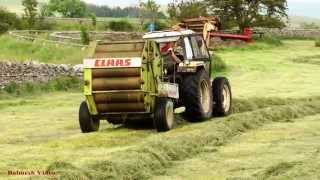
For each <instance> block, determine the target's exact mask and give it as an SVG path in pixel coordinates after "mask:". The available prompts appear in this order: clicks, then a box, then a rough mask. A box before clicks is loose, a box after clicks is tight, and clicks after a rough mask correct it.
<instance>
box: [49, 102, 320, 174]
mask: <svg viewBox="0 0 320 180" xmlns="http://www.w3.org/2000/svg"><path fill="white" fill-rule="evenodd" d="M270 101H272V100H270ZM288 103H289V105H280V106H274V107H267V108H263V109H257V110H254V111H251V112H245V113H240V114H234V115H232V116H230V117H229V118H225V119H221V121H220V120H216V121H211V122H207V123H203V124H199V125H195V126H194V127H193V130H192V131H189V132H188V133H185V134H181V135H177V136H170V133H168V134H166V135H164V136H165V137H164V138H161V139H159V138H151V139H149V140H147V141H146V142H144V143H141V144H140V145H139V146H137V147H136V148H132V149H128V150H124V151H120V152H115V153H113V154H112V158H110V159H109V160H104V161H99V162H92V163H90V162H88V163H87V164H86V165H84V166H83V167H76V166H74V165H72V163H71V162H62V161H59V162H54V163H52V164H51V165H50V166H49V167H48V170H51V171H57V172H59V173H58V174H59V175H60V177H61V178H64V179H77V178H81V179H92V178H93V179H148V178H150V177H151V176H152V175H161V174H163V173H165V169H166V168H168V167H170V166H171V165H172V163H173V162H174V161H178V160H184V159H187V158H189V157H192V156H194V155H196V154H199V153H202V152H206V148H205V147H206V146H209V145H211V146H212V145H213V146H220V145H222V144H224V143H225V142H226V141H227V140H229V139H230V138H232V137H233V136H235V135H238V134H241V133H243V132H245V131H247V130H249V129H254V128H257V127H259V126H261V125H263V124H265V123H270V122H279V121H284V122H286V121H290V120H291V119H295V118H300V117H304V116H308V115H314V114H318V113H320V101H319V100H310V101H301V102H299V101H297V102H295V103H294V104H291V103H292V102H290V101H289V102H288ZM284 104H286V102H285V103H284ZM256 107H259V105H256Z"/></svg>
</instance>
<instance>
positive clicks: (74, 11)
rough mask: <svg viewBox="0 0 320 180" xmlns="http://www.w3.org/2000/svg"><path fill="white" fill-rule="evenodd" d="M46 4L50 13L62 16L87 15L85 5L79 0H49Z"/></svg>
mask: <svg viewBox="0 0 320 180" xmlns="http://www.w3.org/2000/svg"><path fill="white" fill-rule="evenodd" d="M48 6H49V10H50V12H51V13H60V14H61V15H62V16H63V17H68V18H81V17H85V16H87V6H86V4H85V3H84V2H83V1H81V0H50V1H49V4H48Z"/></svg>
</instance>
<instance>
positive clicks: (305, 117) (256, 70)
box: [0, 40, 320, 179]
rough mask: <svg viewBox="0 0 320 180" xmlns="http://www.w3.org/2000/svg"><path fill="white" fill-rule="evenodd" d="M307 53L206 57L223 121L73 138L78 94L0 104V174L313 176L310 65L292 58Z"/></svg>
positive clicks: (289, 45)
mask: <svg viewBox="0 0 320 180" xmlns="http://www.w3.org/2000/svg"><path fill="white" fill-rule="evenodd" d="M316 49H317V48H316V47H315V46H314V41H293V40H290V41H284V42H283V45H280V46H274V45H270V44H267V43H264V42H259V43H257V44H255V45H254V44H252V45H251V46H250V47H247V48H238V49H237V48H233V49H224V50H220V51H218V52H216V54H217V55H218V56H219V57H220V58H221V59H222V60H223V62H224V63H225V64H226V66H227V71H223V72H219V73H218V74H224V75H227V76H228V78H229V79H230V82H231V86H232V90H233V95H234V98H235V101H234V107H233V115H232V116H230V117H227V118H215V119H211V120H209V121H206V122H203V123H197V124H191V123H187V122H184V121H181V117H180V116H176V119H177V120H179V122H178V123H177V125H176V127H175V129H174V130H172V131H170V132H168V133H160V134H159V133H156V132H155V130H153V129H151V128H146V127H144V128H137V127H136V126H133V127H131V126H112V125H109V124H107V123H105V122H102V127H101V130H100V131H99V132H98V133H92V134H81V133H80V129H79V127H78V122H77V121H78V120H77V113H78V107H79V104H80V102H81V101H82V100H83V99H84V97H83V95H82V94H81V93H79V92H49V93H41V94H40V95H38V96H26V97H18V98H14V99H12V98H9V99H3V100H1V106H0V113H1V120H0V130H1V131H0V144H1V145H0V151H1V154H0V158H1V159H2V161H0V178H2V177H3V178H5V179H6V178H11V179H15V178H16V177H8V176H7V175H6V172H7V170H11V169H19V170H24V169H40V170H43V169H49V170H51V171H54V172H56V173H57V178H59V177H60V178H61V179H212V178H213V177H214V178H217V179H227V178H231V179H232V178H235V179H237V178H238V179H239V178H241V177H243V178H249V179H250V178H251V179H257V178H258V177H261V178H262V179H275V178H276V179H285V178H286V177H289V178H288V179H292V178H295V177H299V179H318V178H319V177H317V176H318V175H319V174H320V173H319V170H318V169H319V168H318V167H319V163H318V162H319V158H318V157H319V156H318V154H317V152H318V151H319V149H320V147H319V143H318V142H319V133H318V130H319V127H320V124H319V122H318V119H319V114H320V94H319V92H320V86H319V83H318V79H319V70H320V67H319V66H318V65H315V64H309V63H296V62H293V61H292V59H293V58H299V57H305V56H316V55H318V53H317V51H316ZM1 173H2V174H1ZM290 177H291V178H290ZM35 179H37V178H36V177H35ZM40 179H41V177H40Z"/></svg>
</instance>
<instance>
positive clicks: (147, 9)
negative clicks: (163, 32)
mask: <svg viewBox="0 0 320 180" xmlns="http://www.w3.org/2000/svg"><path fill="white" fill-rule="evenodd" d="M159 9H160V6H159V5H158V4H157V3H156V2H155V1H154V0H147V2H143V1H141V2H140V11H141V16H142V17H143V18H144V19H146V18H148V17H150V19H151V22H152V23H155V22H156V20H157V18H158V15H159Z"/></svg>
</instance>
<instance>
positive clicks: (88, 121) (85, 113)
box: [79, 101, 100, 133]
mask: <svg viewBox="0 0 320 180" xmlns="http://www.w3.org/2000/svg"><path fill="white" fill-rule="evenodd" d="M79 124H80V128H81V131H82V132H83V133H90V132H95V131H98V130H99V126H100V120H99V119H97V118H95V117H93V116H91V114H90V112H89V108H88V104H87V102H85V101H84V102H82V103H81V105H80V109H79Z"/></svg>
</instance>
